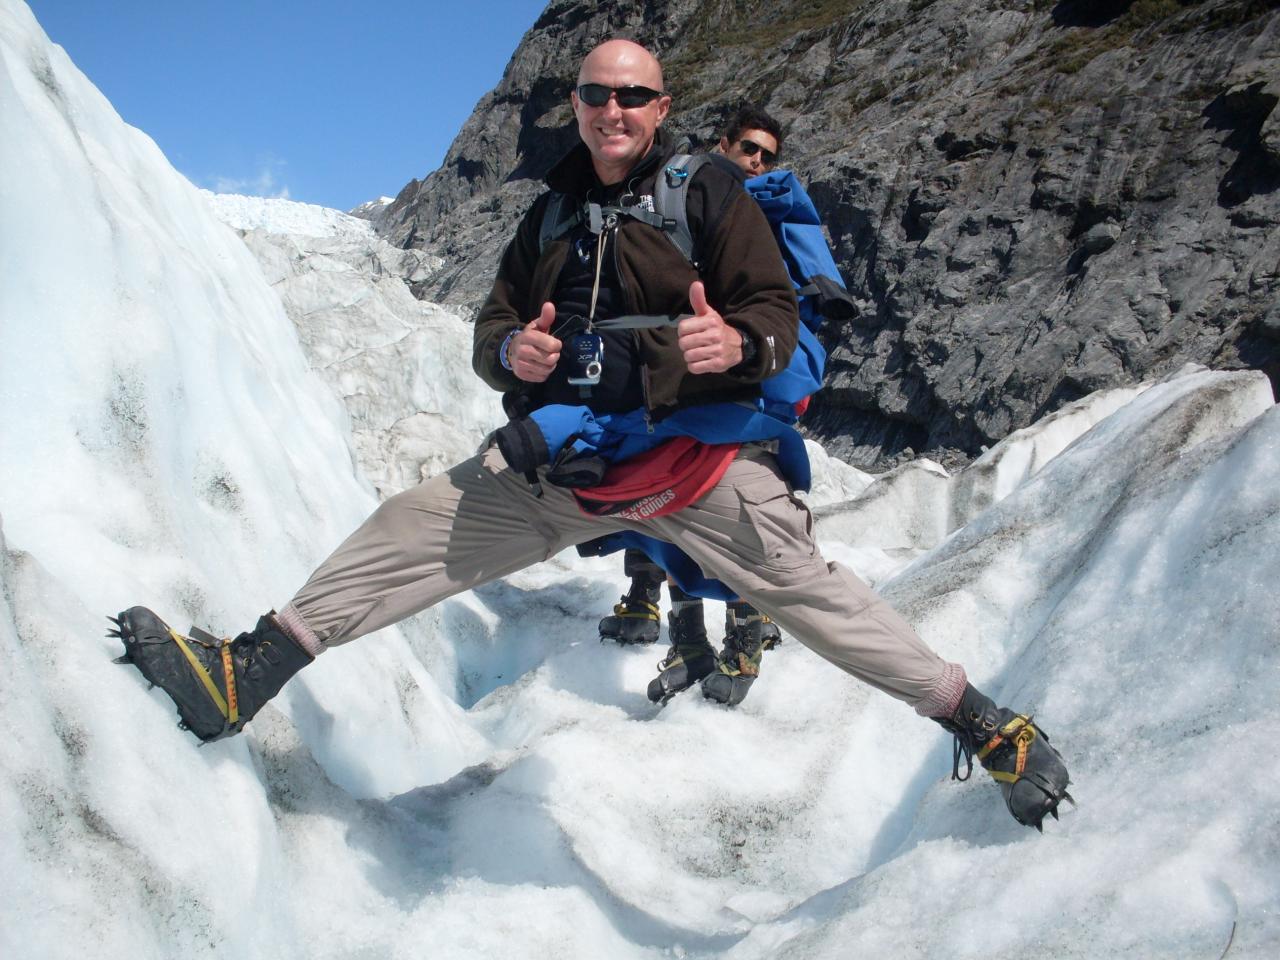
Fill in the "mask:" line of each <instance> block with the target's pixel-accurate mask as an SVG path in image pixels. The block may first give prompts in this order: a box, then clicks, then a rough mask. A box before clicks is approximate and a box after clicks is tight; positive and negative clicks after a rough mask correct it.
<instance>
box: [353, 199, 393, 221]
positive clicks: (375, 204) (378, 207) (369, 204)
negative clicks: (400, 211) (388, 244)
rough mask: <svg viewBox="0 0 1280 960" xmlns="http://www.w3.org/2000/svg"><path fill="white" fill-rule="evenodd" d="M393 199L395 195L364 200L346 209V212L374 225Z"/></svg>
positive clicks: (384, 213) (383, 214)
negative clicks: (358, 204)
mask: <svg viewBox="0 0 1280 960" xmlns="http://www.w3.org/2000/svg"><path fill="white" fill-rule="evenodd" d="M395 200H396V198H395V197H379V198H378V199H377V200H366V201H365V202H364V203H362V204H360V206H358V207H354V208H352V209H351V210H348V211H347V213H348V214H350V215H351V216H353V217H359V218H360V219H361V220H368V221H369V222H370V223H373V224H375V225H376V224H377V223H378V221H379V220H381V219H382V218H383V216H385V215H386V212H387V208H388V207H390V206H391V204H393V203H395Z"/></svg>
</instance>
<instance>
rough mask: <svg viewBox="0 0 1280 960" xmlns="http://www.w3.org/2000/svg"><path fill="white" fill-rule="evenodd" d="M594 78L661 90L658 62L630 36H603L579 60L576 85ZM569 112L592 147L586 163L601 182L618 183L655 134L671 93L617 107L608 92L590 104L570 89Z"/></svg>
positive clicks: (605, 82) (609, 84)
mask: <svg viewBox="0 0 1280 960" xmlns="http://www.w3.org/2000/svg"><path fill="white" fill-rule="evenodd" d="M584 83H598V84H602V85H603V86H606V87H615V88H616V87H631V86H640V87H648V88H649V89H650V90H661V89H662V67H661V66H660V65H659V64H658V61H657V60H656V59H655V58H654V56H653V54H651V53H649V51H648V50H646V49H645V48H644V47H642V46H640V45H639V44H635V43H632V42H631V41H629V40H608V41H606V42H605V43H602V44H600V46H598V47H596V48H595V49H594V50H592V51H591V52H590V53H589V54H587V57H586V59H585V60H583V61H582V69H581V70H580V71H579V72H578V85H579V86H581V85H582V84H584ZM570 99H571V100H572V102H573V114H574V116H575V117H577V119H578V133H579V135H580V136H581V137H582V142H583V143H585V144H586V145H587V149H588V150H589V151H591V163H592V166H594V167H595V171H596V176H598V177H599V178H600V181H601V183H618V182H619V181H621V180H622V179H623V178H625V177H626V175H627V173H628V172H629V171H630V170H631V168H632V167H634V166H635V165H636V164H637V163H639V162H640V160H641V159H642V158H643V157H644V155H645V154H646V153H647V152H648V151H649V147H650V145H652V143H653V137H654V134H655V133H656V132H657V130H658V127H660V126H661V125H662V121H663V120H665V119H666V117H667V111H668V110H669V109H670V108H671V98H670V97H668V96H666V95H665V94H664V95H663V96H660V97H657V98H656V99H654V100H651V101H650V102H649V103H647V104H645V105H644V106H641V107H630V108H626V107H621V106H619V105H618V98H617V96H610V97H609V99H608V101H607V102H606V103H605V104H604V106H601V107H593V106H590V105H589V104H587V103H584V102H583V101H582V100H581V99H579V97H578V94H577V93H576V92H574V93H573V94H572V95H571V97H570Z"/></svg>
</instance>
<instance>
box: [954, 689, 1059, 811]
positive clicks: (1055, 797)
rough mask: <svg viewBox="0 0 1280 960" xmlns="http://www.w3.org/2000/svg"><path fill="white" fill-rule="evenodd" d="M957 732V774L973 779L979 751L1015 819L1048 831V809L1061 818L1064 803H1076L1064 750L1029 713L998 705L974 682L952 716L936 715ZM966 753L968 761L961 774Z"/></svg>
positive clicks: (955, 758) (958, 776)
mask: <svg viewBox="0 0 1280 960" xmlns="http://www.w3.org/2000/svg"><path fill="white" fill-rule="evenodd" d="M934 719H935V720H937V721H938V723H940V724H942V726H943V727H945V728H946V729H947V730H948V731H949V732H951V733H953V734H955V738H956V742H955V752H954V754H953V756H952V767H951V778H952V779H953V780H968V779H969V775H970V774H971V773H972V772H973V758H974V757H977V758H978V762H979V763H981V764H982V767H983V769H984V770H986V771H987V773H989V774H991V776H992V777H993V778H994V779H995V781H996V782H997V783H999V784H1000V792H1001V793H1002V794H1004V802H1005V804H1006V805H1007V806H1008V808H1009V812H1010V813H1011V814H1013V819H1015V820H1017V821H1018V822H1019V823H1021V824H1023V825H1024V826H1028V827H1035V828H1036V829H1037V830H1039V831H1040V832H1041V833H1043V832H1044V827H1043V826H1042V823H1043V821H1044V817H1045V814H1050V815H1052V816H1053V818H1054V819H1055V820H1056V819H1058V804H1059V803H1061V802H1062V801H1063V800H1067V801H1070V802H1071V803H1075V801H1074V800H1072V799H1071V794H1069V793H1067V784H1069V783H1070V782H1071V778H1070V776H1068V774H1067V767H1066V764H1064V763H1063V762H1062V755H1061V754H1060V753H1058V751H1057V750H1056V749H1055V748H1054V747H1053V745H1052V744H1050V743H1049V735H1048V734H1047V733H1045V732H1044V731H1043V730H1041V729H1040V728H1039V727H1038V726H1036V725H1035V724H1034V723H1032V722H1031V718H1030V717H1029V716H1026V715H1024V714H1019V713H1014V712H1013V711H1012V710H1010V709H1009V708H1008V707H997V706H996V705H995V703H994V702H993V701H992V700H991V698H990V697H987V696H985V695H983V694H982V693H981V692H980V691H978V690H977V689H976V688H974V686H973V685H972V684H965V688H964V696H963V697H961V698H960V706H959V707H957V708H956V712H955V713H954V714H952V715H951V717H950V718H946V717H934ZM961 756H963V757H964V759H965V760H966V761H967V763H968V767H967V768H966V769H965V775H964V776H963V777H962V776H960V758H961Z"/></svg>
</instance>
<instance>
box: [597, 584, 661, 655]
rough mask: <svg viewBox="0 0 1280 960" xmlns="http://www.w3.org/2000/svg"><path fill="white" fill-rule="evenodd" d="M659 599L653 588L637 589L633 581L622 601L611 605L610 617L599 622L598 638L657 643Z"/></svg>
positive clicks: (659, 620) (659, 628)
mask: <svg viewBox="0 0 1280 960" xmlns="http://www.w3.org/2000/svg"><path fill="white" fill-rule="evenodd" d="M637 593H639V596H637ZM659 599H660V597H659V595H658V588H657V587H654V588H653V589H652V590H648V589H646V590H642V591H637V590H636V588H635V585H634V584H633V585H632V587H631V592H630V593H628V594H627V595H626V596H625V597H623V598H622V602H621V603H618V604H615V605H614V608H613V616H611V617H605V618H604V619H603V620H601V621H600V639H601V640H613V641H615V642H617V643H623V644H626V643H657V642H658V637H659V636H660V635H661V633H662V613H661V611H660V610H659V609H658V600H659Z"/></svg>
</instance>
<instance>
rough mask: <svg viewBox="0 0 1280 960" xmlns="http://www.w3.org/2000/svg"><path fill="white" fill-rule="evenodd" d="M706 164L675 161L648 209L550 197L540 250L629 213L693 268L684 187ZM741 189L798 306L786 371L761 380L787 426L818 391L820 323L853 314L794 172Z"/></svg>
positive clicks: (764, 402)
mask: <svg viewBox="0 0 1280 960" xmlns="http://www.w3.org/2000/svg"><path fill="white" fill-rule="evenodd" d="M711 162H712V160H711V157H710V156H709V155H707V154H698V155H696V156H695V155H690V154H687V153H682V154H677V155H676V156H674V157H672V158H671V161H670V162H669V163H668V164H667V166H666V169H665V170H664V171H663V175H662V176H660V177H659V178H658V180H657V182H656V183H655V185H654V194H653V210H647V209H645V208H643V207H641V206H638V205H636V206H628V207H601V206H600V205H599V204H594V203H590V204H584V205H578V204H575V203H573V201H572V200H571V199H570V198H569V197H567V196H566V195H564V194H562V193H558V192H557V193H553V194H552V195H551V199H550V200H549V201H548V203H547V208H546V210H545V212H544V213H543V218H542V225H541V228H540V230H539V236H538V245H539V249H541V248H543V247H545V246H546V244H547V243H548V242H549V241H551V240H554V239H555V238H557V237H559V236H562V235H563V234H565V233H567V232H568V231H569V230H570V229H572V228H573V227H575V226H576V225H577V224H579V223H581V222H583V221H584V220H586V221H587V222H588V223H589V224H591V227H592V229H593V231H594V232H599V229H600V225H601V224H602V223H604V222H605V221H606V220H607V219H608V218H609V217H610V216H627V217H631V218H633V219H636V220H641V221H643V222H645V223H648V224H649V225H650V226H652V227H655V228H657V229H659V230H661V231H663V233H664V234H666V236H667V238H668V239H670V240H671V242H672V243H673V244H675V246H676V248H677V249H678V250H679V251H680V253H681V254H682V255H683V256H684V258H685V259H686V260H688V261H689V262H690V263H695V261H694V257H693V252H694V243H695V240H694V237H693V234H692V231H691V230H690V229H689V215H688V211H687V209H686V204H687V200H688V192H689V182H690V181H691V180H692V179H693V177H694V176H695V175H696V174H697V172H698V171H699V170H700V169H702V167H703V166H705V165H706V164H708V163H711ZM744 186H745V188H746V190H747V192H748V193H750V194H751V196H752V197H753V198H754V199H755V201H756V203H758V204H759V205H760V209H761V210H763V211H764V215H765V217H766V218H767V219H768V221H769V225H770V227H771V228H772V229H773V237H774V240H776V241H777V243H778V249H779V251H780V252H781V253H782V260H783V263H785V264H786V267H787V273H788V274H789V275H790V277H791V283H792V285H793V286H794V287H795V289H796V296H797V298H798V299H799V302H800V332H799V339H798V341H797V344H796V349H795V352H794V353H792V355H791V361H790V363H788V364H787V367H786V369H785V370H782V371H781V372H779V373H776V374H774V375H773V376H772V377H770V378H769V379H767V380H765V381H764V382H763V383H761V385H760V387H761V394H762V396H761V399H760V400H759V401H758V405H759V408H760V410H761V412H762V413H766V414H768V415H769V416H771V417H773V418H775V419H777V420H781V421H782V422H784V423H795V422H796V420H797V419H799V413H798V412H797V407H796V405H797V404H800V403H801V402H802V401H804V399H805V398H806V397H808V396H810V395H811V394H813V393H816V392H817V391H818V390H819V389H820V388H821V387H822V376H823V372H824V370H825V368H826V362H827V353H826V351H825V350H824V349H823V348H822V344H821V343H819V342H818V336H817V333H818V330H819V329H820V328H821V327H822V323H823V321H824V320H826V319H828V318H829V319H832V320H835V321H839V322H843V321H848V320H852V319H854V318H855V317H856V316H857V314H858V311H857V307H856V306H855V304H854V301H853V298H852V297H851V296H850V295H849V294H848V292H847V291H846V290H845V288H844V282H843V281H842V280H841V278H840V271H839V269H838V268H837V267H836V262H835V259H834V258H833V257H832V256H831V250H830V248H829V247H828V246H827V240H826V237H825V236H824V235H823V232H822V223H821V221H820V220H819V219H818V211H817V210H816V209H815V208H814V206H813V201H812V200H810V199H809V195H808V194H807V193H805V190H804V187H802V186H801V185H800V181H799V180H797V179H796V176H795V174H793V173H791V172H790V171H787V170H776V171H773V172H771V173H766V174H762V175H761V176H758V177H753V178H751V179H750V180H748V181H747V182H746V183H745V184H744ZM695 265H696V264H695Z"/></svg>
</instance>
